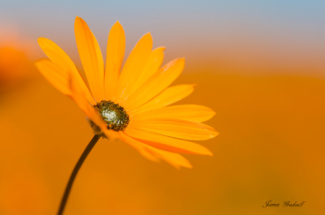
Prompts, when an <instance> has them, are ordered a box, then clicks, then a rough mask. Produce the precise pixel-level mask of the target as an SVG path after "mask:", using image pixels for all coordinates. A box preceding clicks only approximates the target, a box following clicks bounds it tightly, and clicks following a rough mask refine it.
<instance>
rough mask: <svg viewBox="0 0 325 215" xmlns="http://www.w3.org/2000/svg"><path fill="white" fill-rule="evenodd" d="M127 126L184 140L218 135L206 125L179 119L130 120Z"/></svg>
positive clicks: (209, 137)
mask: <svg viewBox="0 0 325 215" xmlns="http://www.w3.org/2000/svg"><path fill="white" fill-rule="evenodd" d="M128 126H130V127H132V128H136V129H139V130H144V131H150V132H153V133H158V134H162V135H166V136H170V137H175V138H180V139H185V140H208V139H211V138H213V137H215V136H217V135H218V132H216V131H215V130H214V129H213V128H212V127H210V126H208V125H205V124H203V123H199V122H194V121H187V120H180V119H156V120H145V121H130V124H129V125H128Z"/></svg>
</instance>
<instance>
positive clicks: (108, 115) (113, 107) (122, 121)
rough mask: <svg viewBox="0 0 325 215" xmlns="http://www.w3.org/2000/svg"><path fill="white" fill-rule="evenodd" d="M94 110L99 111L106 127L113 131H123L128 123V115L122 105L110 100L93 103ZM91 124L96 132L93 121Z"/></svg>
mask: <svg viewBox="0 0 325 215" xmlns="http://www.w3.org/2000/svg"><path fill="white" fill-rule="evenodd" d="M94 108H95V110H97V111H98V112H99V114H100V115H101V116H102V118H103V120H104V121H105V122H106V123H107V129H109V130H114V131H123V130H124V129H125V128H126V127H127V125H128V124H129V121H130V119H129V115H128V114H127V113H126V111H125V110H124V108H123V107H121V106H120V105H118V104H115V103H114V102H112V101H105V100H103V101H101V102H99V103H97V104H96V105H94ZM91 125H92V127H93V129H94V131H95V133H96V130H98V129H97V128H96V129H95V128H94V126H93V123H92V122H91Z"/></svg>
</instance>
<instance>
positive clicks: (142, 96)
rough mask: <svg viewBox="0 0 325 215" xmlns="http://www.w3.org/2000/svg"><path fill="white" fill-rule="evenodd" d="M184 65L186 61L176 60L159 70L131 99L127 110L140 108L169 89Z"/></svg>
mask: <svg viewBox="0 0 325 215" xmlns="http://www.w3.org/2000/svg"><path fill="white" fill-rule="evenodd" d="M184 63H185V59H176V60H173V61H172V62H170V63H168V64H167V65H165V66H163V67H162V68H161V69H159V70H158V72H157V73H156V74H155V75H153V76H152V77H151V78H149V79H148V80H147V81H146V82H145V83H144V84H143V85H142V86H141V87H140V88H139V89H138V90H137V91H136V92H135V93H134V94H133V95H132V96H131V97H130V98H129V101H128V103H127V105H126V106H125V108H126V110H128V111H131V110H133V109H135V108H137V107H140V106H141V105H143V104H145V103H146V102H148V101H149V100H150V99H152V98H153V97H155V96H157V95H158V94H159V93H160V92H162V91H163V90H164V89H165V88H167V87H168V86H169V85H170V84H171V83H172V82H173V81H174V80H175V79H176V78H177V77H178V76H179V75H180V74H181V72H182V70H183V68H184Z"/></svg>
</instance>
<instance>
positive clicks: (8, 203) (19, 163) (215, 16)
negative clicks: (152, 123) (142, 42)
mask: <svg viewBox="0 0 325 215" xmlns="http://www.w3.org/2000/svg"><path fill="white" fill-rule="evenodd" d="M324 11H325V2H324V1H300V0H295V1H293V0H284V1H279V0H274V1H257V0H256V1H251V0H248V1H234V0H230V1H217V0H216V1H207V0H206V1H194V0H186V1H185V0H184V1H182V0H174V1H169V0H168V1H167V0H166V1H149V0H148V1H145V0H140V1H99V0H98V1H83V0H79V1H72V0H65V1H63V0H56V1H43V0H42V1H41V0H34V1H23V0H0V127H1V130H0V214H1V215H2V214H3V215H18V214H19V215H20V214H31V215H41V214H42V215H44V214H49V215H50V214H56V212H57V208H58V205H59V202H60V200H61V195H62V193H63V191H64V188H65V185H66V183H67V180H68V177H69V175H70V173H71V171H72V169H73V167H74V165H75V163H76V161H77V159H78V158H79V156H80V155H81V153H82V151H83V150H84V148H85V147H86V145H87V144H88V142H89V140H90V139H91V138H92V136H93V134H92V130H91V129H90V127H89V126H88V123H87V121H86V119H85V116H84V114H83V113H82V112H81V111H80V110H79V109H78V107H77V106H76V105H75V104H74V103H73V102H72V101H71V100H70V99H69V98H67V97H65V96H63V95H61V94H60V93H59V92H58V91H57V90H56V89H54V88H53V87H52V86H51V85H50V84H49V83H48V82H46V80H45V79H44V78H43V77H41V76H40V74H38V72H37V71H36V69H35V67H34V65H33V62H34V60H36V59H38V58H43V57H45V56H44V55H43V54H42V52H41V50H40V48H39V47H38V45H37V38H38V37H46V38H49V39H51V40H53V41H55V42H56V43H57V44H58V45H60V46H61V47H62V48H63V49H64V50H65V51H66V52H67V53H68V54H69V55H70V56H71V58H72V59H73V60H74V62H75V63H76V64H77V66H78V68H79V69H80V70H82V68H81V63H80V59H79V56H78V52H77V48H76V44H75V39H74V31H73V25H74V19H75V17H76V16H80V17H82V18H83V19H85V20H86V21H87V23H88V25H89V26H90V28H91V29H92V31H93V32H94V34H95V35H96V37H97V39H98V41H99V43H100V46H101V48H102V51H103V55H104V57H105V50H106V40H107V35H108V32H109V29H110V27H111V26H112V25H113V24H114V23H115V21H116V20H119V21H120V22H121V24H122V25H123V26H124V29H125V32H126V39H127V44H126V55H128V53H129V52H130V51H131V50H132V48H133V46H134V45H135V43H136V42H137V40H138V39H139V38H140V37H141V36H142V35H143V34H145V33H146V32H148V31H150V32H151V33H152V35H153V38H154V46H155V47H158V46H165V47H166V48H167V49H166V51H165V60H164V62H165V63H167V62H168V61H170V60H172V59H174V58H177V57H185V58H186V66H185V70H184V72H183V75H182V76H181V77H180V78H179V79H178V80H177V81H176V83H175V84H179V83H196V84H198V86H197V87H196V90H195V92H194V93H193V94H192V95H191V96H190V97H188V98H186V99H184V100H183V101H181V102H179V104H202V105H206V106H208V107H211V108H212V109H214V110H215V111H216V113H217V114H216V116H215V117H214V118H213V119H211V120H210V121H209V122H208V124H209V125H212V126H213V127H215V128H216V129H217V130H218V131H219V132H220V135H219V136H217V137H216V138H214V139H212V140H210V141H205V142H202V144H203V145H204V146H206V147H208V148H209V149H211V151H212V152H213V154H214V156H213V157H204V156H186V157H187V158H188V159H189V160H190V161H191V163H192V164H193V166H194V168H193V169H190V170H188V169H181V170H176V169H174V168H173V167H171V166H169V165H167V164H166V163H159V164H157V163H152V162H150V161H148V160H146V159H145V158H143V157H142V156H140V155H139V154H138V153H137V152H136V151H134V150H133V149H132V148H130V147H129V146H128V145H126V144H125V143H123V142H121V141H117V142H113V141H107V140H101V141H100V142H99V143H98V144H97V145H96V147H95V148H94V150H93V151H92V152H91V154H90V156H89V157H88V158H87V160H86V162H85V163H84V165H83V167H82V169H81V171H80V172H79V174H78V177H77V180H76V182H75V184H74V187H73V190H72V193H71V196H70V199H69V201H68V204H67V207H66V211H65V212H66V213H65V214H67V215H68V214H71V215H72V214H78V215H83V214H84V215H86V214H99V215H100V214H105V215H106V214H118V215H120V214H121V215H124V214H128V215H129V214H132V215H151V214H156V215H166V214H169V215H179V214H184V215H197V214H199V215H210V214H222V215H226V214H247V215H252V214H257V215H260V214H294V215H296V214H298V215H299V214H306V215H310V214H315V215H317V214H324V212H325V206H324V201H325V197H324V192H325V185H324V180H325V173H324V164H325V156H324V152H325V147H324V143H325V137H324V134H325V132H324V129H325V61H324V58H325V13H324ZM269 200H272V202H274V203H282V202H283V201H291V202H292V203H293V202H295V201H297V202H301V201H306V203H305V204H304V206H303V207H301V208H286V207H279V208H262V205H263V204H265V202H266V201H269Z"/></svg>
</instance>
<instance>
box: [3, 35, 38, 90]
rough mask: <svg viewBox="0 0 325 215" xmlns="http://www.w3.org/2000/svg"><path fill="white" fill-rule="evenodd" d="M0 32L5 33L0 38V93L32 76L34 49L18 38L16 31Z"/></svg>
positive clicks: (28, 42) (25, 40)
mask: <svg viewBox="0 0 325 215" xmlns="http://www.w3.org/2000/svg"><path fill="white" fill-rule="evenodd" d="M0 30H1V32H6V33H5V34H2V35H1V36H0V92H4V91H7V90H10V89H13V88H15V87H17V86H19V85H20V84H21V83H23V81H24V80H26V79H27V78H28V77H30V76H31V75H33V74H34V72H35V66H34V65H33V58H35V49H34V48H33V43H32V42H30V41H28V40H27V39H21V38H20V37H19V33H18V31H15V30H10V29H9V30H8V29H0ZM8 31H9V32H8Z"/></svg>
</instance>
